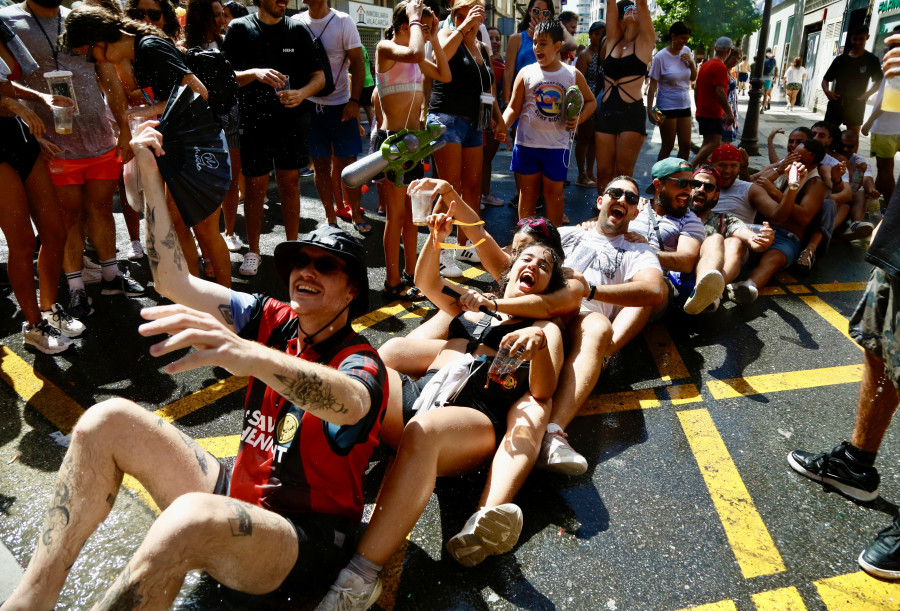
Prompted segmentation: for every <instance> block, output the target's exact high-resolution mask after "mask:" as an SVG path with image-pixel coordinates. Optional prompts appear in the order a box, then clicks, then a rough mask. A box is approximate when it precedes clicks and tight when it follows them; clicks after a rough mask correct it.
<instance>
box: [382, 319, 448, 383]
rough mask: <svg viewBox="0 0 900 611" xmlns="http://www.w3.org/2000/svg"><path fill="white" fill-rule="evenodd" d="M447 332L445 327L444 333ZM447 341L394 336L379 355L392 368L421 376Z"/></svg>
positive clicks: (383, 346) (417, 376)
mask: <svg viewBox="0 0 900 611" xmlns="http://www.w3.org/2000/svg"><path fill="white" fill-rule="evenodd" d="M438 316H440V314H438ZM446 333H447V330H446V327H445V328H444V335H446ZM446 343H447V342H446V340H444V339H412V338H410V337H392V338H391V339H389V340H388V341H386V342H384V343H383V344H382V345H381V347H380V348H379V349H378V356H380V357H381V360H383V361H384V364H385V365H387V366H388V367H390V368H391V369H395V370H397V371H398V372H400V373H405V374H406V375H408V376H412V377H414V378H421V377H422V376H423V375H425V373H426V371H427V370H428V366H429V365H430V364H431V363H432V362H434V359H435V358H436V357H437V355H438V354H439V353H440V352H441V349H443V347H444V345H445V344H446Z"/></svg>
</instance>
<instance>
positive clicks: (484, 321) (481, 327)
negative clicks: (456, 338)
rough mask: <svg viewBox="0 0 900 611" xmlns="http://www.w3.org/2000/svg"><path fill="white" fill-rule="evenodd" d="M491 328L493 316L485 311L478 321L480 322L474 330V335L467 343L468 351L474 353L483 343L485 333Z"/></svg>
mask: <svg viewBox="0 0 900 611" xmlns="http://www.w3.org/2000/svg"><path fill="white" fill-rule="evenodd" d="M490 328H491V316H490V314H487V313H485V314H484V315H483V316H482V317H481V320H479V321H478V324H477V325H475V330H474V331H472V336H471V337H470V339H469V342H468V343H467V344H466V352H468V353H470V354H471V353H473V352H475V349H476V348H478V344H480V343H481V338H482V337H484V334H485V333H486V332H487V330H488V329H490Z"/></svg>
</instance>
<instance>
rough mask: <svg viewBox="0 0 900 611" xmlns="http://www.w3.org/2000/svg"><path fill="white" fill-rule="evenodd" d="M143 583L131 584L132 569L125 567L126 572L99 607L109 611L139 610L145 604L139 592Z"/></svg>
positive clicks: (104, 597)
mask: <svg viewBox="0 0 900 611" xmlns="http://www.w3.org/2000/svg"><path fill="white" fill-rule="evenodd" d="M140 587H141V582H140V581H136V582H134V583H131V567H127V566H126V567H125V570H124V571H123V572H122V574H121V575H120V576H119V578H118V579H117V580H116V582H115V583H114V584H113V586H112V587H111V588H110V589H109V590H107V592H106V594H105V595H104V596H103V600H101V601H100V603H99V604H98V605H97V607H98V608H100V609H108V610H109V611H128V610H129V609H137V608H138V607H140V606H141V603H143V602H144V597H143V596H142V595H141V593H140V592H138V590H139V589H140Z"/></svg>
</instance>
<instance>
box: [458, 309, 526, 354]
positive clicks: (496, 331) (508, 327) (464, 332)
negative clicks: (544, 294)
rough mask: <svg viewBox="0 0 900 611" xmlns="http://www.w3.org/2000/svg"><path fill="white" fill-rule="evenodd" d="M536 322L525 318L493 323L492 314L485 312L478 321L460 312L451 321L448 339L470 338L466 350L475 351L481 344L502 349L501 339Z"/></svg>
mask: <svg viewBox="0 0 900 611" xmlns="http://www.w3.org/2000/svg"><path fill="white" fill-rule="evenodd" d="M533 324H534V319H523V320H519V321H516V322H513V323H509V324H503V325H492V324H491V316H490V315H488V314H485V315H484V316H482V317H481V319H480V320H479V321H478V322H472V321H471V320H469V319H468V318H466V316H465V314H460V315H459V316H457V317H456V318H454V319H453V320H451V321H450V328H449V331H448V334H447V338H448V339H457V338H463V339H467V340H469V343H468V344H467V345H466V352H470V353H471V352H474V351H475V349H476V348H478V346H479V344H484V345H485V346H487V347H488V348H493V349H494V350H499V349H500V341H501V340H502V339H503V338H504V337H505V336H506V334H507V333H511V332H512V331H518V330H520V329H525V328H526V327H530V326H531V325H533Z"/></svg>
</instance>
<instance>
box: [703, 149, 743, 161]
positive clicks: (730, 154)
mask: <svg viewBox="0 0 900 611" xmlns="http://www.w3.org/2000/svg"><path fill="white" fill-rule="evenodd" d="M717 161H737V162H738V163H740V161H741V152H740V151H739V150H738V149H737V147H735V146H734V145H733V144H720V145H719V146H717V147H716V148H714V149H713V152H712V154H711V155H710V156H709V162H710V163H715V162H717Z"/></svg>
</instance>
